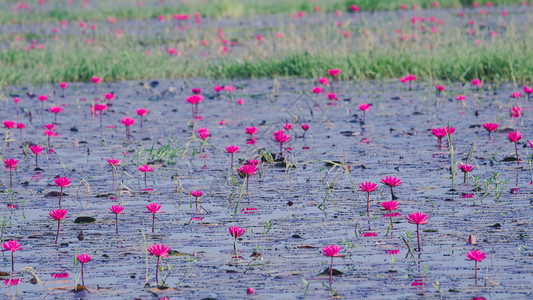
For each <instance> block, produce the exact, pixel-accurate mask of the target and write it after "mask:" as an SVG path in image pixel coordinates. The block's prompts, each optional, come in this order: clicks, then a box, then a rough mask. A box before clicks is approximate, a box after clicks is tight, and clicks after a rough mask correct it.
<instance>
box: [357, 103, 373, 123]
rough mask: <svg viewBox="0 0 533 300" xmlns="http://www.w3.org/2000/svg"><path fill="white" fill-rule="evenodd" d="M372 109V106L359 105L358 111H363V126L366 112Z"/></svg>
mask: <svg viewBox="0 0 533 300" xmlns="http://www.w3.org/2000/svg"><path fill="white" fill-rule="evenodd" d="M370 107H372V104H368V103H363V104H359V110H361V111H363V124H365V123H366V112H367V110H369V109H370Z"/></svg>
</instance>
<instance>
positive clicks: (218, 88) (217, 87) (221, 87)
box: [213, 85, 224, 94]
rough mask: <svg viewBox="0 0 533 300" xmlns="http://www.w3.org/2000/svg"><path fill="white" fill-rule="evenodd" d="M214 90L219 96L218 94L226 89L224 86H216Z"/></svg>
mask: <svg viewBox="0 0 533 300" xmlns="http://www.w3.org/2000/svg"><path fill="white" fill-rule="evenodd" d="M213 89H214V90H215V92H217V94H218V93H220V91H222V90H223V89H224V87H223V86H219V85H215V86H214V87H213Z"/></svg>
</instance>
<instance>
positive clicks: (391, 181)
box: [381, 176, 403, 200]
mask: <svg viewBox="0 0 533 300" xmlns="http://www.w3.org/2000/svg"><path fill="white" fill-rule="evenodd" d="M381 183H383V184H384V185H387V186H389V187H390V193H391V196H392V200H396V199H398V197H396V196H394V192H393V191H392V188H393V187H395V186H400V185H401V184H402V183H403V182H402V181H401V180H400V179H399V178H396V177H392V176H386V177H385V178H383V179H381Z"/></svg>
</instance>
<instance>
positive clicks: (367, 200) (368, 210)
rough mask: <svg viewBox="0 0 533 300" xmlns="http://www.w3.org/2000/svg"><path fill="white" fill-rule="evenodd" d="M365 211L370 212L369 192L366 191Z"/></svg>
mask: <svg viewBox="0 0 533 300" xmlns="http://www.w3.org/2000/svg"><path fill="white" fill-rule="evenodd" d="M366 195H367V196H366V213H369V212H370V193H366Z"/></svg>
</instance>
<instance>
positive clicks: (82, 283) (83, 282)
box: [81, 263, 85, 286]
mask: <svg viewBox="0 0 533 300" xmlns="http://www.w3.org/2000/svg"><path fill="white" fill-rule="evenodd" d="M83 265H84V263H81V285H83V286H85V279H84V278H83Z"/></svg>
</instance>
